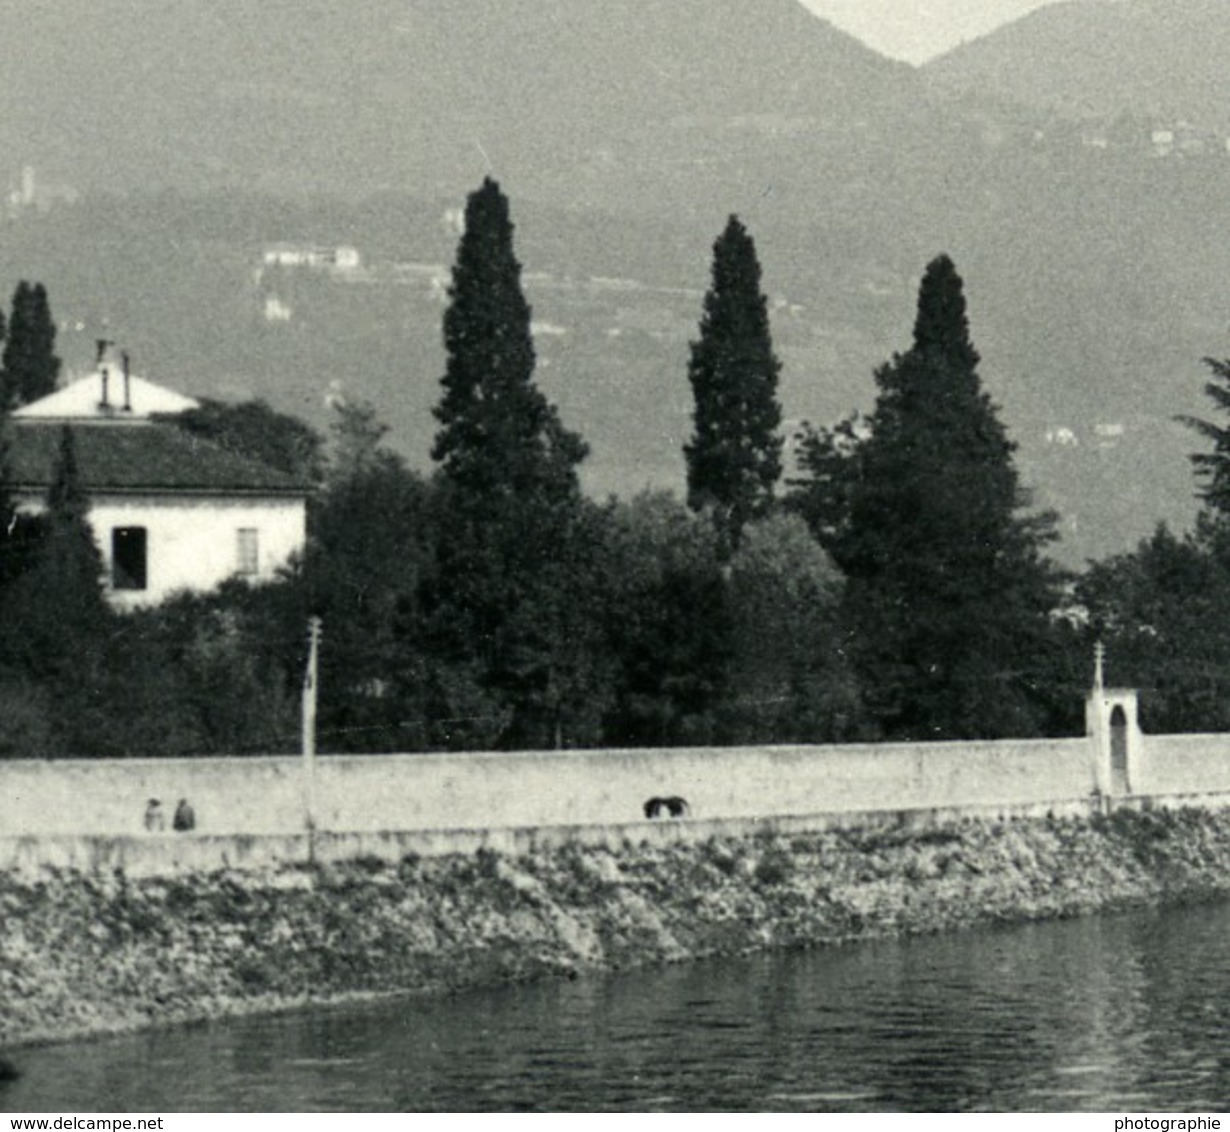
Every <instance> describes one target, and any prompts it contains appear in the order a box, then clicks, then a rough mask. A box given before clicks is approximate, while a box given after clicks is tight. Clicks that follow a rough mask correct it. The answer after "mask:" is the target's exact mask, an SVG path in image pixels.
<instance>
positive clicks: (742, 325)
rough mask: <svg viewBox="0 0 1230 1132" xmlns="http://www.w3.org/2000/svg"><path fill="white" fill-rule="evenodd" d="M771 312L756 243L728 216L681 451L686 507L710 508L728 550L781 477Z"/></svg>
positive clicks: (691, 375) (697, 344) (697, 346)
mask: <svg viewBox="0 0 1230 1132" xmlns="http://www.w3.org/2000/svg"><path fill="white" fill-rule="evenodd" d="M780 370H781V364H780V362H778V360H777V358H776V357H775V356H774V353H773V344H772V341H771V338H770V334H769V315H768V308H767V304H766V302H765V297H764V295H763V294H762V293H761V291H760V264H759V262H758V260H757V258H756V245H755V243H754V242H753V240H752V237H751V236H750V235H749V234H748V232H747V229H746V228H744V227H743V225H742V224H741V223H740V222H739V219H738V217H736V216H731V217H730V219H729V221H728V222H727V224H726V228H725V230H724V231H723V232H722V234H721V235H720V236H719V237H718V239H717V241H716V242H715V243H714V245H713V281H712V284H711V286H710V288H709V290H708V292H707V293H706V295H705V302H704V314H703V316H702V317H701V322H700V337H699V338H698V339H697V340H696V341H694V342H693V343H692V347H691V358H690V361H689V363H688V380H689V381H690V382H691V384H692V394H693V398H694V402H695V408H694V411H693V422H694V427H695V431H694V433H693V436H692V439H691V441H690V442H689V443H688V444H687V445H685V446H684V455H685V456H686V458H687V465H688V503H689V505H690V506H691V507H692V508H693V509H694V510H697V511H701V510H705V509H707V508H712V509H713V511H714V516H715V519H716V521H717V523H718V527H719V530H720V531H721V532H722V534H723V535H724V537H725V540H726V542H727V545H728V546H734V545H737V543H738V540H739V535H740V532H741V531H742V529H743V526H744V524H746V523H747V522H748V521H749V520H751V519H753V518H755V517H757V516H760V515H763V514H764V513H765V512H766V511H767V510H768V509H769V508H770V506H771V505H772V502H773V490H774V487H775V485H776V484H777V481H778V479H779V477H780V476H781V470H782V461H781V448H782V442H781V438H780V437H779V436H778V435H777V429H778V426H779V425H780V424H781V407H780V406H779V404H778V402H777V379H778V373H779V372H780Z"/></svg>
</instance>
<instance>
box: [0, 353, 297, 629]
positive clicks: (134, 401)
mask: <svg viewBox="0 0 1230 1132" xmlns="http://www.w3.org/2000/svg"><path fill="white" fill-rule="evenodd" d="M197 406H198V402H196V401H194V400H192V399H191V398H189V397H184V396H182V395H181V394H179V393H175V392H173V391H172V390H169V389H164V388H162V387H161V386H158V385H155V384H154V383H152V382H149V381H145V380H143V379H141V378H138V377H135V376H132V377H129V376H128V375H126V374H124V373H122V372H120V371H117V370H114V369H112V368H111V367H109V366H106V365H103V366H102V367H101V368H100V369H99V370H98V371H97V372H95V373H93V374H90V375H89V376H88V377H84V378H81V379H80V380H78V381H75V382H73V383H72V384H71V385H68V386H66V387H65V388H63V389H60V390H57V391H56V392H55V393H53V394H51V395H50V396H48V397H45V398H43V399H42V400H40V401H36V402H34V403H32V404H30V405H26V406H24V407H22V408H21V409H18V410H17V411H15V412H14V413H12V414H11V416H10V422H11V427H10V428H9V430H8V438H7V440H8V480H9V484H10V490H11V491H12V493H13V497H14V500H15V502H16V503H17V505H18V506H19V507H20V508H21V509H23V510H26V511H39V510H41V509H43V508H44V507H45V506H46V497H47V491H48V488H49V487H50V485H51V481H52V477H53V475H54V469H55V466H56V461H57V459H58V455H59V451H60V438H61V433H62V430H63V429H64V428H65V427H69V428H71V429H72V431H73V439H74V445H75V451H76V456H77V470H78V475H79V479H80V482H81V485H82V487H83V488H84V489H85V491H86V492H87V494H88V495H89V498H90V513H89V519H90V524H91V526H92V527H93V529H94V538H95V541H96V542H97V543H98V549H99V550H100V552H101V553H102V556H103V560H104V562H105V564H106V576H105V584H106V589H107V593H108V597H109V598H110V600H111V602H112V604H113V605H115V606H116V607H117V608H121V609H131V608H135V607H136V606H140V605H153V604H157V603H158V602H160V601H162V600H164V599H165V598H166V597H168V596H169V595H170V594H173V593H175V592H177V591H181V590H193V591H207V590H210V589H213V588H214V587H215V586H217V585H219V584H220V583H221V582H223V581H225V580H226V579H227V578H231V577H235V576H239V577H242V578H246V579H248V580H250V581H253V582H261V581H268V580H271V579H272V578H273V577H274V576H275V574H276V572H277V571H278V569H279V568H280V567H282V566H284V565H286V564H287V562H288V561H289V560H290V558H291V556H292V555H294V554H296V553H297V552H299V551H301V550H302V549H303V546H304V543H305V541H306V537H307V497H308V494H309V490H310V488H309V485H308V484H307V483H305V482H302V481H300V480H298V479H296V478H295V477H294V476H291V475H288V474H286V473H285V472H282V471H280V470H278V469H276V468H271V467H268V466H267V465H264V464H261V463H258V462H256V461H254V460H251V459H248V458H246V457H244V456H241V455H239V454H237V453H234V452H231V451H228V450H227V449H225V448H222V447H220V446H219V445H217V444H215V443H213V442H211V441H208V440H205V439H203V438H201V437H199V436H194V435H192V434H191V433H189V432H187V431H186V430H184V429H182V428H180V427H179V426H178V425H176V424H175V423H174V422H173V420H171V419H169V418H173V417H174V416H175V415H176V414H178V413H182V412H185V411H187V410H189V409H192V408H196V407H197Z"/></svg>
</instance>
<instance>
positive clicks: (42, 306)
mask: <svg viewBox="0 0 1230 1132" xmlns="http://www.w3.org/2000/svg"><path fill="white" fill-rule="evenodd" d="M55 343H56V326H55V322H54V321H53V319H52V317H51V307H50V305H49V303H48V301H47V291H46V288H44V286H43V285H42V284H41V283H35V284H33V285H31V284H29V283H27V282H26V281H25V280H24V279H23V280H22V281H21V282H20V283H18V284H17V290H16V291H15V292H14V293H13V309H12V314H11V315H10V317H9V326H8V341H7V342H6V343H5V346H4V353H3V355H2V356H0V398H2V399H3V403H4V405H5V406H6V407H7V408H14V407H16V406H19V405H28V404H29V403H30V402H31V401H37V400H38V399H39V398H40V397H46V396H47V395H48V394H49V393H53V392H55V388H56V381H57V379H58V378H59V376H60V359H59V358H58V357H56V354H55Z"/></svg>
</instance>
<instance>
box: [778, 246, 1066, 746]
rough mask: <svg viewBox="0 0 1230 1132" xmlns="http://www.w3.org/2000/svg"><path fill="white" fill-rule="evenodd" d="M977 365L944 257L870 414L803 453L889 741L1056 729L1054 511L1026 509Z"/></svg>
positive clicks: (805, 500) (810, 503)
mask: <svg viewBox="0 0 1230 1132" xmlns="http://www.w3.org/2000/svg"><path fill="white" fill-rule="evenodd" d="M978 361H979V357H978V353H977V351H976V350H975V349H974V346H973V343H972V342H971V340H970V336H969V324H968V320H967V317H966V308H965V297H964V289H963V284H962V282H961V278H960V276H959V275H958V274H957V271H956V268H955V267H954V265H953V263H952V261H951V260H950V259H949V258H948V257H947V256H940V257H939V258H937V259H936V260H934V261H933V262H932V263H931V264H929V265H928V267H927V270H926V273H925V275H924V277H923V280H922V284H921V287H920V289H919V297H918V313H917V318H916V320H915V324H914V344H913V346H912V347H911V348H910V350H908V351H907V352H906V353H905V354H901V355H896V356H895V357H894V358H893V359H892V361H891V362H890V363H888V364H887V365H885V366H883V367H882V368H881V369H880V370H879V371H878V372H877V374H876V382H877V385H878V387H879V395H878V398H877V401H876V406H875V410H874V412H873V413H872V414H871V415H870V416H869V417H868V418H866V420H865V421H862V422H861V423H860V424H859V425H857V426H855V425H852V424H850V423H849V422H847V424H846V425H845V426H839V428H838V429H837V430H834V431H832V432H828V433H812V435H811V436H810V437H809V443H808V444H807V445H806V446H805V449H804V455H803V463H804V466H805V467H806V468H808V470H810V471H811V472H812V478H811V479H810V481H808V482H806V483H804V484H803V485H802V489H801V491H800V492H799V493H798V494H797V495H796V501H797V502H798V503H799V504H800V509H801V510H802V511H803V513H804V514H806V515H808V516H809V517H810V518H812V519H813V522H815V525H816V533H817V534H818V535H819V537H820V538H821V539H822V541H823V542H824V543H825V544H826V545H827V546H828V548H829V549H830V550H831V552H832V554H833V556H834V558H835V560H836V561H837V563H838V565H839V567H840V568H841V569H842V571H843V572H844V573H845V574H846V576H847V578H848V585H847V589H846V603H845V605H846V622H847V627H848V629H849V631H850V632H851V633H852V640H851V648H852V651H853V653H854V655H855V657H856V660H857V663H858V665H859V668H860V676H861V680H862V684H863V692H864V698H865V702H866V703H867V704H868V705H869V706H870V708H871V710H872V711H873V713H874V714H875V716H876V717H877V719H878V721H879V723H880V725H881V727H882V729H883V730H884V732H885V733H886V734H889V735H893V736H903V737H910V738H918V739H922V738H932V737H933V738H967V737H978V736H993V735H1004V734H1033V733H1036V732H1038V731H1040V730H1044V729H1046V728H1047V727H1048V726H1049V725H1050V721H1049V719H1048V716H1047V711H1048V708H1047V706H1046V705H1045V704H1044V702H1043V700H1044V696H1043V695H1042V690H1041V686H1040V685H1041V683H1042V681H1041V678H1040V676H1039V672H1040V670H1041V668H1042V667H1044V666H1045V663H1046V655H1047V653H1048V649H1049V640H1050V637H1049V633H1050V628H1051V625H1050V613H1051V611H1052V609H1053V608H1054V607H1055V605H1056V603H1057V596H1058V595H1057V590H1056V583H1057V581H1058V579H1057V576H1056V573H1055V571H1054V569H1053V567H1052V566H1051V565H1050V563H1049V562H1048V561H1047V560H1046V558H1045V557H1044V553H1043V552H1044V548H1045V546H1046V544H1047V542H1049V541H1050V539H1051V538H1053V533H1052V532H1053V517H1051V516H1049V515H1042V516H1030V515H1028V514H1026V513H1025V512H1024V510H1023V508H1024V505H1025V503H1026V502H1027V499H1026V496H1025V493H1024V492H1023V491H1022V489H1021V485H1020V482H1019V479H1018V476H1017V472H1016V468H1015V466H1014V464H1013V458H1012V457H1013V452H1014V450H1015V445H1014V444H1013V443H1012V442H1011V441H1010V440H1009V439H1008V436H1007V433H1006V431H1005V429H1004V427H1003V425H1002V424H1001V423H1000V421H999V418H998V415H997V409H996V407H995V405H994V404H993V403H992V401H991V399H990V397H989V396H988V395H987V394H986V392H984V391H983V389H982V385H981V381H980V379H979V376H978V372H977V366H978ZM816 495H819V496H821V497H822V498H820V499H816V498H815V496H816ZM809 496H810V497H811V498H809ZM817 517H820V520H819V521H817Z"/></svg>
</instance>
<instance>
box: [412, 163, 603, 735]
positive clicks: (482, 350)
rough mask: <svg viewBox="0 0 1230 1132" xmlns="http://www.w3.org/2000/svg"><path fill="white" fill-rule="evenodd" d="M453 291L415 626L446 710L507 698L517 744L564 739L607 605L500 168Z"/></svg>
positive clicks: (477, 209)
mask: <svg viewBox="0 0 1230 1132" xmlns="http://www.w3.org/2000/svg"><path fill="white" fill-rule="evenodd" d="M450 299H451V302H450V305H449V307H448V309H447V311H446V312H445V315H444V344H445V349H446V352H447V366H446V370H445V374H444V377H443V378H442V381H441V384H442V386H443V394H442V396H441V399H440V402H439V404H438V405H437V406H436V409H435V415H436V419H437V420H438V421H439V422H440V426H441V427H440V430H439V431H438V433H437V434H436V440H435V445H434V447H433V450H432V456H433V458H434V459H435V460H437V461H438V462H439V468H438V474H437V486H438V488H439V491H438V492H437V493H435V497H434V498H435V504H436V507H437V508H438V516H439V518H438V520H437V527H436V529H437V530H438V532H439V534H438V536H437V541H436V560H437V569H436V571H435V572H434V575H433V576H432V577H431V578H429V579H427V580H425V582H424V583H423V585H422V587H421V588H420V592H419V599H420V600H419V602H418V612H419V613H420V614H421V623H420V624H418V625H410V624H408V623H407V624H405V625H404V627H403V628H404V633H405V634H406V635H407V636H408V637H417V639H418V640H420V641H422V642H424V643H425V644H426V647H427V648H428V649H429V650H430V651H431V653H432V654H433V661H434V663H435V665H436V669H435V672H434V674H433V677H432V680H431V681H430V683H433V684H434V686H436V687H437V688H438V689H439V695H438V697H437V703H436V704H435V706H433V708H432V709H431V710H432V713H433V714H434V715H436V716H445V715H449V716H453V717H459V716H464V715H474V714H476V713H475V712H474V710H473V708H471V707H469V706H467V705H469V704H473V703H475V702H483V701H484V700H485V699H486V698H487V697H491V698H493V699H494V701H495V703H494V707H495V709H496V710H494V711H493V710H491V709H484V710H486V712H487V714H488V715H491V716H493V717H494V716H495V715H498V714H499V713H500V711H502V710H503V709H504V708H507V710H508V712H509V720H510V722H508V723H507V724H506V725H505V724H501V725H500V726H501V731H502V734H501V736H500V739H499V741H500V742H501V743H503V744H505V745H519V746H527V747H528V746H546V745H552V744H558V743H560V742H563V741H565V740H566V739H567V735H566V734H565V732H566V731H568V730H569V727H568V721H567V720H564V719H563V715H564V714H565V712H566V711H567V710H569V709H568V704H569V703H575V702H577V701H579V700H580V699H583V698H584V693H583V691H580V690H578V688H577V685H578V683H588V681H589V677H587V676H586V675H585V673H586V670H587V665H586V664H585V663H583V662H582V661H580V660H579V659H578V657H577V655H576V642H577V641H580V640H582V639H584V638H585V637H586V636H587V635H588V632H589V630H588V628H587V623H588V621H589V620H590V619H591V616H592V615H591V613H590V611H589V610H588V609H587V608H585V600H586V599H584V598H583V597H582V596H581V595H582V593H583V591H584V589H585V584H584V583H583V582H582V578H583V576H584V575H586V574H587V573H588V565H587V561H588V559H587V542H588V540H587V536H586V535H585V534H584V529H585V522H586V520H585V508H584V503H583V500H582V499H581V495H580V485H579V481H578V478H577V466H578V465H579V464H580V462H581V461H582V460H583V459H584V457H585V455H586V451H587V447H586V445H585V443H584V441H583V440H582V439H581V438H580V437H579V436H578V435H577V434H575V433H573V432H570V431H568V430H567V429H566V428H564V426H563V425H562V423H561V422H560V419H559V415H558V413H557V411H556V409H555V407H554V406H553V405H552V404H551V403H550V402H549V401H548V400H547V398H546V397H545V396H544V395H543V394H542V392H541V391H540V390H539V389H538V387H537V386H536V385H535V384H534V362H535V355H534V343H533V339H532V337H531V332H530V307H529V304H528V303H527V302H526V300H525V296H524V295H523V293H522V290H521V265H520V264H519V263H518V262H517V259H516V256H515V254H514V252H513V225H512V222H511V219H510V217H509V207H508V200H507V198H506V197H505V196H504V194H503V193H502V192H501V191H500V187H499V185H498V184H496V183H495V182H494V181H492V180H491V179H490V178H488V179H486V180H485V181H484V182H483V184H482V186H481V187H480V188H479V189H478V190H477V191H476V192H474V193H472V194H471V195H470V197H469V199H468V200H467V202H466V210H465V232H464V234H463V235H462V237H461V241H460V243H459V246H458V249H457V260H456V263H455V264H454V267H453V283H452V287H451V290H450ZM488 702H490V701H489V700H488ZM473 734H477V732H473Z"/></svg>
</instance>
